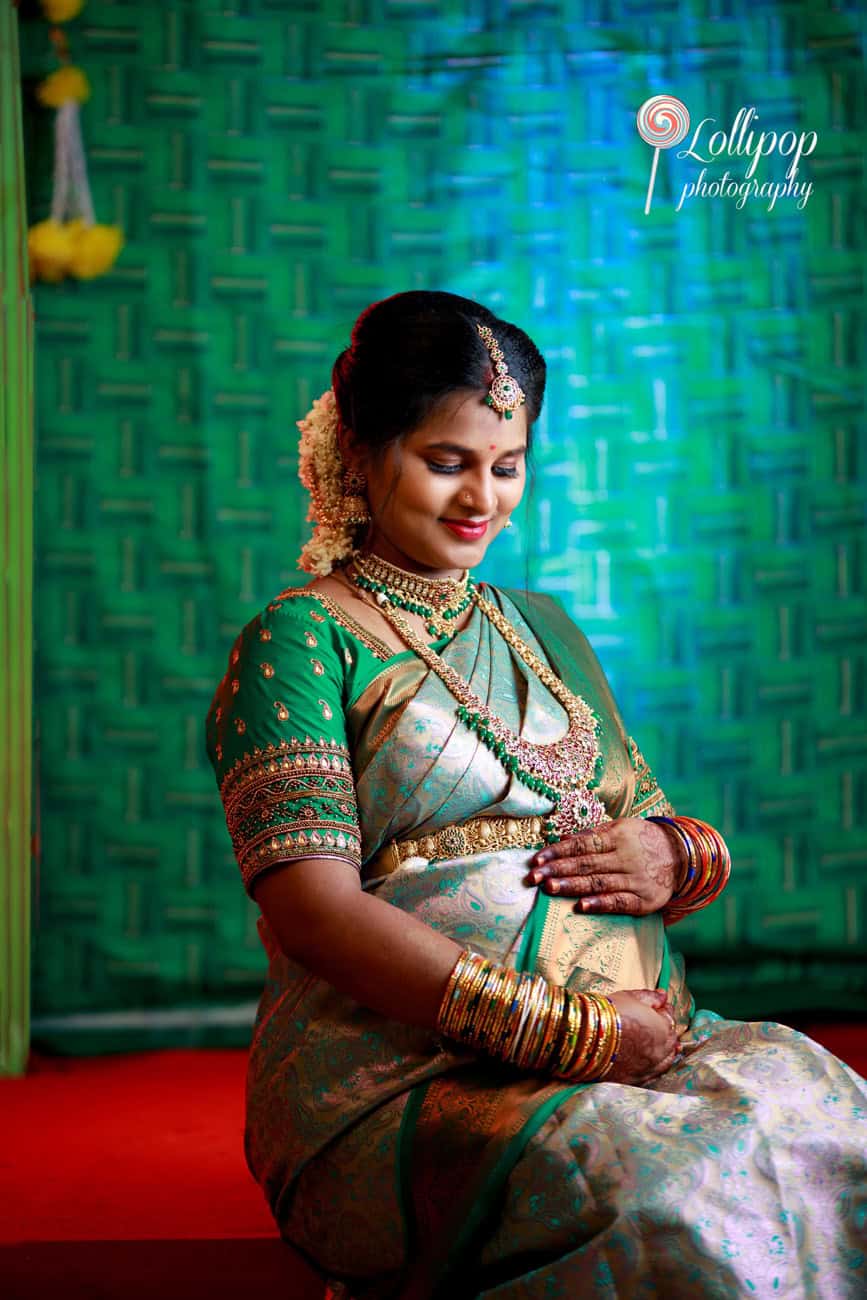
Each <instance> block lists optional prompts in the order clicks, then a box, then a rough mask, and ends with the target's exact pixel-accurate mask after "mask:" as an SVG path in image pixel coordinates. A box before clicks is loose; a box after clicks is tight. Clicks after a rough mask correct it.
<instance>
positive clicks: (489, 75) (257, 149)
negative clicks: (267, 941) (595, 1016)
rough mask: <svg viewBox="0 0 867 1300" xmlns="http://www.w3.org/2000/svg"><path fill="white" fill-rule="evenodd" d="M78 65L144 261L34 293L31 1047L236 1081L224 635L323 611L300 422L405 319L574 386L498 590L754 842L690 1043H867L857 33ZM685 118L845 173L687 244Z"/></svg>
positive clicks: (168, 22)
mask: <svg viewBox="0 0 867 1300" xmlns="http://www.w3.org/2000/svg"><path fill="white" fill-rule="evenodd" d="M67 31H68V34H69V39H70V43H71V47H72V51H73V55H74V57H75V59H76V61H77V62H79V63H80V64H81V65H82V66H83V67H84V68H85V69H86V71H87V73H88V75H89V77H90V79H91V82H92V85H93V96H92V99H91V101H90V103H89V104H88V105H87V106H86V108H85V109H84V112H83V122H84V130H85V135H86V142H87V148H88V156H89V160H90V169H91V177H92V181H93V185H94V191H95V197H96V203H97V212H98V215H99V217H100V218H101V219H102V220H110V221H118V222H120V223H121V224H122V225H123V227H124V229H125V231H126V235H127V247H126V249H125V251H124V253H123V254H122V256H121V258H120V260H119V262H118V264H117V267H116V269H115V270H114V271H113V272H112V273H111V274H110V275H108V276H106V277H105V278H103V279H100V280H96V281H94V282H92V283H87V284H63V285H60V286H44V287H40V288H39V289H38V290H37V293H36V309H37V397H38V491H37V497H36V512H37V514H36V523H37V613H38V645H37V663H36V680H37V691H38V698H37V713H38V720H39V730H38V796H39V806H40V830H41V854H40V859H39V863H38V870H37V874H36V887H37V888H36V896H35V899H34V913H33V914H34V921H35V927H36V928H35V957H34V961H35V965H34V1017H35V1018H34V1033H35V1035H36V1038H37V1040H41V1041H44V1042H49V1043H59V1044H62V1045H65V1046H67V1047H70V1048H71V1049H72V1050H94V1049H98V1048H99V1047H100V1046H119V1045H123V1046H132V1045H136V1044H139V1043H143V1042H147V1043H157V1042H159V1043H165V1042H177V1041H184V1042H190V1041H193V1042H220V1041H238V1042H244V1041H246V1040H247V1036H248V1034H249V1027H250V1022H251V1015H252V1012H251V1003H252V1001H253V1000H254V999H255V997H256V996H257V994H258V991H259V988H260V985H261V982H262V978H263V974H264V969H265V958H264V953H263V951H262V949H261V947H260V945H259V941H258V938H257V935H256V930H255V924H254V923H255V916H256V909H255V907H254V905H253V904H252V903H251V902H250V900H248V899H247V898H246V896H245V895H244V893H243V891H242V889H241V886H240V880H239V877H238V875H237V869H236V867H235V865H234V862H233V859H232V855H231V851H230V844H229V840H228V836H227V834H226V831H225V827H224V823H223V820H222V813H221V810H220V807H219V804H218V800H217V794H216V788H215V785H214V782H213V778H212V774H211V770H210V767H209V765H208V762H207V758H206V756H205V753H204V748H203V718H204V714H205V710H206V708H207V705H208V702H209V699H210V695H211V692H212V690H213V688H214V685H215V683H216V681H217V679H218V678H219V676H220V675H221V674H222V671H223V669H224V665H225V659H226V655H227V651H228V648H229V645H230V643H231V640H232V638H233V637H234V635H235V633H236V632H237V630H238V629H239V628H240V626H241V625H242V624H243V623H244V622H245V621H246V620H247V619H248V618H249V617H250V616H251V615H252V614H253V613H254V612H255V611H256V610H257V609H258V608H259V607H260V606H261V605H262V604H263V603H265V602H266V601H267V599H268V598H269V597H270V596H271V595H272V594H273V593H274V592H275V591H276V590H278V589H279V588H280V587H281V586H284V585H287V584H289V583H296V582H299V583H300V582H302V581H304V580H305V576H304V575H302V574H301V573H300V572H299V571H297V570H296V568H295V557H296V556H297V554H298V551H299V547H300V545H301V542H302V540H303V538H304V537H305V536H306V531H305V530H306V527H307V526H306V525H305V523H304V521H303V515H304V511H305V508H306V498H305V497H303V495H302V493H301V490H300V488H299V485H298V483H297V479H296V463H297V461H296V430H295V424H294V422H295V420H296V419H298V418H299V417H300V416H301V415H302V414H303V413H304V412H305V411H306V410H307V408H308V406H309V405H310V401H311V399H312V398H313V397H315V396H317V395H318V394H319V393H320V392H321V391H322V390H323V389H324V388H325V387H327V384H328V382H329V372H330V365H331V362H332V360H333V357H334V356H335V354H336V353H337V351H338V350H339V349H340V348H342V347H343V346H344V345H345V342H346V340H347V336H348V332H349V329H350V326H351V324H352V321H353V320H354V318H355V316H356V315H357V314H358V312H359V311H360V310H361V309H362V308H363V307H364V306H365V305H366V304H367V303H369V302H370V301H372V300H374V299H376V298H379V297H382V296H385V295H387V294H389V293H393V292H396V291H399V290H402V289H406V288H413V287H426V288H443V289H449V290H452V291H454V292H457V293H462V294H467V295H469V296H471V297H476V298H479V299H480V300H482V301H484V302H486V303H487V304H488V305H489V306H490V307H492V308H493V309H494V310H498V311H500V312H501V313H502V314H504V315H506V316H507V317H509V318H511V319H513V320H516V321H518V322H520V323H521V324H523V325H524V326H525V327H527V328H528V329H529V330H530V332H531V333H532V334H533V336H534V337H535V339H536V340H537V341H538V343H539V346H540V347H541V348H542V350H543V352H544V353H545V355H546V357H547V359H548V361H549V365H550V388H549V395H548V399H547V403H546V409H545V411H544V414H543V416H542V419H541V421H540V424H539V427H538V438H537V482H536V488H535V492H534V494H533V497H532V499H531V504H530V506H529V509H528V511H527V512H525V513H523V514H521V515H520V516H519V517H516V522H517V524H518V527H517V528H516V529H515V530H514V531H513V533H512V534H511V535H510V536H508V535H507V536H504V537H502V538H500V539H498V541H497V543H496V545H495V546H494V548H493V551H492V553H491V555H490V557H489V559H488V560H487V561H486V564H485V567H484V570H483V576H485V577H488V578H489V579H491V580H494V581H501V582H504V583H506V584H511V583H513V582H515V581H516V580H517V581H518V582H520V581H521V580H522V578H523V576H524V574H525V556H529V562H528V576H529V581H530V584H531V586H534V587H537V588H540V589H543V590H550V591H555V592H557V593H559V594H561V595H562V596H563V597H564V599H565V602H566V604H567V607H568V608H569V609H570V610H571V612H572V613H573V615H574V616H575V618H576V619H577V621H578V622H579V623H580V624H581V625H582V626H583V627H584V628H585V630H586V631H587V633H588V634H589V636H590V637H591V640H592V641H593V643H594V645H595V646H596V648H597V650H598V652H599V654H600V656H601V658H602V660H603V662H604V664H605V666H606V668H607V669H608V671H609V673H610V675H611V678H612V680H613V682H614V685H615V688H616V691H617V694H618V696H619V699H620V702H621V706H622V709H623V712H624V715H625V717H626V718H627V720H628V723H629V725H630V727H631V729H632V730H633V732H634V733H635V735H636V736H637V737H638V738H639V741H640V743H641V745H642V748H643V749H644V750H645V752H646V754H647V757H648V758H649V759H650V761H651V762H652V763H653V765H654V766H655V768H656V769H657V771H658V774H659V777H660V779H661V781H662V784H663V785H664V787H665V789H666V790H667V792H668V793H669V795H670V797H671V798H672V800H673V801H674V802H675V804H676V805H677V806H678V807H679V808H681V809H682V810H684V811H690V812H692V813H694V814H695V815H698V816H701V817H704V818H706V819H708V820H710V821H712V822H714V823H715V824H717V825H718V826H720V827H721V828H722V830H723V831H724V833H725V834H726V836H727V837H728V839H729V841H730V844H731V847H732V851H733V855H734V862H735V867H734V883H733V885H732V887H731V889H730V890H729V892H728V895H727V897H726V899H725V901H723V902H721V903H720V904H718V905H716V906H715V907H714V908H712V909H711V910H710V912H709V913H708V914H707V915H706V916H704V917H702V918H701V919H699V920H696V921H691V922H689V923H686V924H683V925H682V926H680V927H678V930H677V938H678V940H679V942H680V944H681V945H682V946H683V947H684V949H685V950H686V951H687V952H688V953H689V954H691V956H692V983H693V986H694V988H695V990H696V993H697V996H698V997H699V1000H700V1001H701V1002H703V1003H704V1004H705V1005H712V1006H715V1007H716V1008H718V1009H720V1010H726V1011H730V1012H734V1013H736V1014H749V1015H751V1016H753V1015H761V1014H766V1013H775V1014H784V1013H788V1014H793V1013H794V1012H796V1011H798V1010H803V1011H817V1010H818V1011H822V1010H824V1011H831V1010H835V1011H836V1010H840V1009H849V1010H851V1009H852V1008H854V1007H857V1006H859V1005H864V1000H865V996H867V954H865V946H864V940H865V931H867V921H865V908H867V888H865V879H867V871H865V867H867V834H865V806H867V790H865V784H867V774H865V755H867V727H865V712H864V704H865V692H867V653H865V630H867V602H865V582H867V554H865V499H867V464H865V440H864V410H865V400H864V399H865V391H864V375H865V369H867V355H865V330H864V307H865V252H864V233H863V232H864V228H865V179H864V168H863V156H864V139H865V120H864V119H865V102H867V97H865V77H864V70H865V28H864V18H863V12H861V11H860V6H859V5H858V4H856V3H848V4H847V3H841V4H839V5H837V6H836V8H835V9H834V10H833V11H831V10H830V9H826V8H825V6H824V5H822V4H820V5H817V4H808V3H799V2H798V0H788V2H787V3H782V2H780V3H775V2H773V0H770V2H767V3H763V2H762V0H757V2H755V0H753V2H751V3H746V0H727V2H726V3H724V4H723V3H717V2H716V0H708V3H707V4H705V5H701V4H693V3H681V4H679V5H677V6H673V5H671V4H669V3H664V2H662V3H651V2H646V3H644V2H642V0H632V2H631V3H630V2H628V0H609V2H607V3H604V4H602V3H591V2H588V3H584V4H581V3H574V4H568V3H556V2H553V0H552V2H551V3H543V4H534V3H497V2H494V0H492V2H490V3H487V2H484V3H483V2H481V0H478V2H476V0H467V2H466V3H463V4H455V3H452V4H434V3H430V4H425V3H405V2H403V0H393V2H391V3H389V2H386V0H370V2H367V0H346V2H345V3H328V4H316V3H313V2H312V0H308V2H305V0H299V2H297V3H290V2H284V0H243V2H242V0H238V2H237V3H231V0H219V3H213V2H211V0H189V2H188V3H181V2H179V0H164V3H162V4H160V5H158V6H157V5H146V4H144V3H138V2H135V0H129V2H127V3H114V4H111V3H96V2H94V0H92V2H91V3H89V4H88V5H87V6H86V8H85V10H84V12H83V14H82V16H81V18H80V19H79V20H77V21H76V22H75V23H73V24H71V25H70V26H69V27H68V29H67ZM22 37H23V56H24V65H25V71H26V74H27V76H28V77H29V78H32V77H35V76H37V75H38V74H40V73H42V72H44V71H46V70H48V69H49V68H50V67H51V66H53V65H52V63H51V59H50V57H49V56H48V41H47V32H46V26H45V24H44V23H42V22H40V21H39V20H38V19H35V18H34V19H29V20H27V21H24V22H23V23H22ZM662 91H665V92H669V93H672V94H675V95H677V96H679V97H680V98H681V99H683V100H684V102H685V103H686V104H687V105H688V107H689V109H690V112H691V114H692V117H693V121H694V122H697V121H698V120H700V119H701V118H702V117H706V116H713V117H715V118H716V119H717V123H716V125H717V126H718V127H720V128H725V127H727V126H728V125H729V124H730V123H731V122H732V119H733V118H734V115H735V113H736V112H737V109H738V108H739V107H741V106H748V105H754V106H755V107H756V109H757V110H758V112H759V114H760V115H761V125H762V126H763V127H768V128H775V129H777V130H778V131H782V130H787V129H794V130H796V131H804V130H810V129H812V130H816V131H818V133H819V141H818V146H817V148H816V150H815V152H814V154H813V155H812V157H810V158H809V159H807V160H806V161H805V162H804V163H802V167H801V172H800V175H799V179H801V180H806V179H809V180H812V182H813V194H812V196H811V198H810V199H809V202H808V203H807V205H806V206H805V207H804V208H803V209H802V210H800V211H799V210H798V209H797V208H796V206H795V204H794V202H793V201H792V200H791V199H790V200H788V201H780V202H779V203H778V204H777V206H776V208H775V209H774V211H772V212H769V211H768V210H767V204H766V203H765V202H762V201H760V200H752V201H750V202H748V203H747V204H746V206H745V207H744V208H743V209H741V210H738V209H737V208H736V207H735V206H734V204H733V203H732V202H731V201H722V200H716V201H714V200H711V199H705V200H695V201H693V202H691V203H687V204H685V205H684V207H683V208H682V210H681V211H679V212H678V211H676V210H675V207H676V200H677V197H678V195H679V193H680V186H681V184H682V183H683V182H684V181H685V180H687V179H689V178H690V177H692V176H694V175H695V172H696V171H697V165H696V164H694V163H692V162H691V161H690V160H688V159H686V160H680V159H677V158H676V157H674V156H673V153H667V154H663V155H662V157H661V159H660V164H659V172H658V176H657V180H656V189H655V196H654V202H653V207H652V210H651V213H650V215H649V216H645V215H644V212H643V207H644V197H645V191H646V187H647V180H648V174H649V168H650V161H651V156H652V154H651V150H650V148H649V147H648V146H647V145H646V144H645V143H643V142H642V141H641V139H640V138H639V137H638V135H637V132H636V129H635V113H636V110H637V108H638V106H639V105H640V104H641V103H642V102H643V101H644V100H645V99H646V98H647V97H648V96H649V95H651V94H654V93H658V92H662ZM25 104H26V108H27V119H26V142H27V145H28V153H29V157H30V205H31V214H32V217H33V218H34V219H37V218H41V217H43V216H44V215H46V209H47V202H48V174H49V170H50V139H49V127H50V116H49V115H48V114H47V113H45V112H44V111H43V110H39V109H37V108H36V107H35V106H34V102H33V97H32V83H31V82H28V83H27V84H26V85H25ZM724 161H725V163H727V164H728V165H729V166H731V163H732V159H731V158H728V159H726V160H724ZM735 161H737V160H735ZM743 166H744V164H743V162H742V163H741V164H740V168H741V173H742V172H743ZM784 167H785V161H784V160H782V159H780V158H779V157H776V158H774V159H768V160H766V161H763V162H762V164H761V165H760V171H759V175H760V176H761V177H763V178H765V179H767V178H773V179H780V178H782V173H783V170H784ZM722 170H723V161H719V162H714V163H712V164H710V166H709V169H708V176H709V178H712V177H713V176H717V177H718V176H720V175H721V173H722ZM193 1008H199V1010H194V1009H193Z"/></svg>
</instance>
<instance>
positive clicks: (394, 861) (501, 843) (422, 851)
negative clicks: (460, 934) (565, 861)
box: [363, 817, 545, 879]
mask: <svg viewBox="0 0 867 1300" xmlns="http://www.w3.org/2000/svg"><path fill="white" fill-rule="evenodd" d="M544 843H545V837H544V833H543V830H542V818H541V817H471V818H470V819H469V820H468V821H465V822H454V823H453V824H452V825H451V826H443V828H442V830H439V831H435V832H434V833H433V834H432V835H421V836H419V838H418V839H417V840H391V841H390V842H389V843H388V844H385V845H384V846H383V847H382V848H381V849H380V850H379V852H378V853H375V854H374V856H373V857H372V858H371V859H370V861H369V862H366V863H365V864H364V870H363V874H364V876H365V878H366V879H371V878H373V879H376V878H378V877H379V876H389V875H391V873H392V871H397V869H398V867H399V866H400V864H401V863H402V862H405V861H406V859H407V858H427V859H428V861H429V862H433V861H436V860H437V859H438V858H463V857H466V856H468V855H469V854H471V853H492V852H495V851H496V850H497V849H538V848H541V847H542V845H543V844H544Z"/></svg>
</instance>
